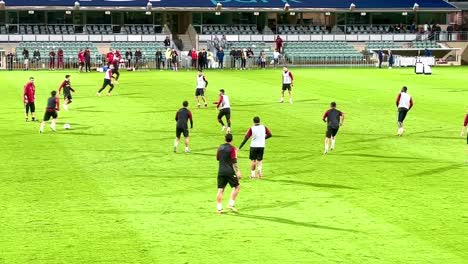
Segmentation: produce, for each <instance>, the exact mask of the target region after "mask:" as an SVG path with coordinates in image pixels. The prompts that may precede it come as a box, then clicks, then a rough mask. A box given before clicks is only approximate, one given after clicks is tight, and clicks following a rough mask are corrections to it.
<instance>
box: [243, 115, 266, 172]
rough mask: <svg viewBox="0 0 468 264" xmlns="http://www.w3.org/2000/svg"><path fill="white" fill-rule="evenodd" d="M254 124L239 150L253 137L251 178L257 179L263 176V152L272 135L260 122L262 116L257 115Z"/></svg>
mask: <svg viewBox="0 0 468 264" xmlns="http://www.w3.org/2000/svg"><path fill="white" fill-rule="evenodd" d="M253 122H254V125H253V126H252V127H251V128H249V130H248V131H247V134H246V135H245V138H244V141H242V143H241V145H240V146H239V150H240V149H242V147H243V146H244V144H245V143H246V142H247V140H249V138H251V137H252V141H251V142H250V155H249V158H250V161H251V162H250V178H251V179H255V178H257V175H258V178H260V179H261V178H262V176H263V173H262V161H263V152H264V150H265V141H266V140H267V139H269V138H270V137H271V132H270V130H269V129H268V128H267V127H266V126H264V125H262V124H260V117H258V116H256V117H254V118H253Z"/></svg>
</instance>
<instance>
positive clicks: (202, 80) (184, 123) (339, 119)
mask: <svg viewBox="0 0 468 264" xmlns="http://www.w3.org/2000/svg"><path fill="white" fill-rule="evenodd" d="M114 75H117V76H114ZM118 78H119V74H118V68H117V74H116V66H115V63H109V66H108V69H107V70H106V72H105V76H104V82H103V85H102V87H101V89H99V91H98V92H97V95H98V96H99V95H100V93H101V92H102V91H103V90H104V89H105V88H106V87H107V86H110V89H109V91H108V94H107V95H110V92H111V91H112V89H113V88H114V81H113V80H117V79H118ZM293 80H294V78H293V75H292V73H291V72H290V71H289V70H288V68H287V67H284V68H283V72H282V91H281V98H280V101H279V102H280V103H283V102H284V93H285V92H286V91H288V94H289V102H290V103H291V104H292V103H293V101H292V87H293ZM196 84H197V86H196V90H195V101H196V103H197V107H198V108H200V107H201V103H200V98H201V99H202V100H203V104H204V107H205V108H207V107H208V102H207V99H206V97H205V91H206V88H207V87H208V80H207V78H206V76H204V75H203V73H202V72H201V71H199V72H198V74H197V77H196ZM62 91H63V96H64V105H63V108H64V109H65V110H67V111H68V105H69V104H70V103H71V102H72V95H71V93H72V92H75V90H74V89H73V88H72V87H71V83H70V75H66V76H65V80H64V81H63V82H62V83H61V85H60V86H59V89H58V93H59V94H60V93H61V92H62ZM23 94H24V103H25V118H26V121H28V120H29V113H31V118H32V121H35V120H36V117H35V104H34V101H35V86H34V78H33V77H30V78H29V81H28V83H27V84H26V85H25V87H24V93H23ZM214 104H216V108H217V109H218V110H219V112H218V117H217V119H218V122H219V123H220V125H221V127H222V128H221V130H222V131H224V132H226V135H225V143H224V144H222V145H221V146H219V148H218V150H217V155H216V157H217V160H218V161H219V169H218V177H217V186H218V192H217V196H216V200H217V205H216V207H217V212H218V213H223V206H222V197H223V194H224V189H225V187H226V186H227V184H229V185H230V186H231V187H232V188H233V189H232V192H231V195H230V199H229V202H228V205H227V207H228V208H229V209H231V210H232V211H237V209H236V207H235V200H236V197H237V195H238V193H239V190H240V184H239V179H240V178H241V177H242V176H241V171H240V169H239V166H238V164H237V149H236V147H234V146H233V145H232V140H233V136H232V134H231V105H230V98H229V96H228V95H226V93H225V90H224V89H220V90H219V100H218V101H217V102H214ZM188 105H189V103H188V101H184V102H183V103H182V108H180V109H179V110H178V111H177V113H176V116H175V121H176V138H175V141H174V152H177V148H178V145H179V142H180V138H181V136H182V135H183V136H184V141H185V142H184V143H185V152H186V153H189V152H190V148H189V128H188V122H190V129H192V128H193V116H192V113H191V111H190V110H189V109H188ZM396 106H397V109H398V122H397V124H398V131H397V135H398V136H402V135H403V133H404V132H405V129H404V126H403V123H404V120H405V118H406V116H407V113H408V111H410V109H411V108H412V107H413V99H412V97H411V95H409V94H408V88H407V87H406V86H404V87H403V88H402V89H401V91H400V93H399V94H398V96H397V99H396ZM59 110H60V102H59V99H58V98H57V91H55V90H54V91H52V92H51V96H50V97H49V98H48V99H47V106H46V110H45V114H44V118H43V120H42V122H41V125H40V129H39V132H40V133H43V131H44V126H45V122H47V121H49V120H50V119H51V118H52V122H51V124H50V128H51V129H52V130H53V131H56V128H55V126H56V120H57V117H58V114H57V112H58V111H59ZM224 117H225V119H226V123H224V121H223V118H224ZM322 120H323V121H324V122H325V123H326V124H327V130H326V135H325V146H324V154H328V153H329V151H331V150H333V149H334V148H335V144H336V135H337V133H338V130H339V128H340V127H341V126H342V125H343V123H344V113H343V112H341V111H340V110H338V109H337V104H336V103H335V102H331V103H330V109H328V110H327V111H326V112H325V113H324V115H323V117H322ZM467 126H468V114H467V115H466V116H465V120H464V123H463V127H462V131H461V136H463V135H464V134H465V133H466V134H467V135H468V133H467V132H468V131H467V130H468V129H467ZM271 136H272V133H271V132H270V130H269V129H268V128H267V127H266V126H264V125H262V124H261V123H260V117H258V116H255V117H254V118H253V125H252V126H251V127H250V128H249V129H248V131H247V133H246V135H245V137H244V140H243V141H242V143H241V145H240V147H239V149H242V147H243V146H244V145H245V144H246V142H247V141H248V140H249V139H250V138H251V144H250V153H249V159H250V160H251V164H250V169H251V174H250V178H251V179H255V178H259V179H261V178H262V176H263V173H262V162H263V155H264V148H265V142H266V139H268V138H270V137H271ZM467 144H468V137H467ZM467 162H468V160H467Z"/></svg>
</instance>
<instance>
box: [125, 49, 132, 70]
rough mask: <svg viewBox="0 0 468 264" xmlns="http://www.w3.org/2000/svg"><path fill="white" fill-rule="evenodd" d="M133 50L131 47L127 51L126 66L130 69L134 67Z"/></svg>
mask: <svg viewBox="0 0 468 264" xmlns="http://www.w3.org/2000/svg"><path fill="white" fill-rule="evenodd" d="M132 59H133V52H132V49H131V48H128V49H127V51H126V52H125V67H126V68H127V70H128V69H130V68H131V67H132Z"/></svg>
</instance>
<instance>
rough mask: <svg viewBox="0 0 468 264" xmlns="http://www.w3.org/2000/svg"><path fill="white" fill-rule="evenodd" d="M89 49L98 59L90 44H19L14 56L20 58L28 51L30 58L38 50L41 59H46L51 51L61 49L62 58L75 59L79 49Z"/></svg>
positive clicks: (94, 47) (94, 48) (95, 49)
mask: <svg viewBox="0 0 468 264" xmlns="http://www.w3.org/2000/svg"><path fill="white" fill-rule="evenodd" d="M86 47H89V49H90V51H91V54H93V56H96V57H100V55H99V52H98V49H97V47H96V45H95V44H94V43H92V42H33V41H31V42H21V43H19V45H18V47H17V48H16V56H18V57H21V56H22V53H23V49H25V48H26V49H28V50H29V54H30V56H32V52H33V51H34V50H35V49H39V52H40V53H41V56H42V57H47V54H49V52H50V50H51V49H54V50H55V52H57V50H58V49H59V48H61V49H63V53H64V56H65V57H67V58H71V57H73V58H75V57H77V54H78V51H79V50H80V49H83V50H84V49H85V48H86Z"/></svg>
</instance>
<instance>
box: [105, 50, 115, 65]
mask: <svg viewBox="0 0 468 264" xmlns="http://www.w3.org/2000/svg"><path fill="white" fill-rule="evenodd" d="M106 60H107V66H110V65H111V64H112V63H113V62H114V52H112V49H109V52H107V54H106Z"/></svg>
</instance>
